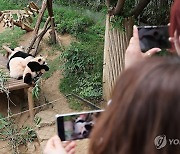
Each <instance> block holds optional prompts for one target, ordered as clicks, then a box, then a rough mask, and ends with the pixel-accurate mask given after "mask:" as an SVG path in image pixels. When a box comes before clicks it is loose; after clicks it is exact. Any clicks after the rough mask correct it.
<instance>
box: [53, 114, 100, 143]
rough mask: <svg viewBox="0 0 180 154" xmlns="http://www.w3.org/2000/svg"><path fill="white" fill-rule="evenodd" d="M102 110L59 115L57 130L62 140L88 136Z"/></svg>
mask: <svg viewBox="0 0 180 154" xmlns="http://www.w3.org/2000/svg"><path fill="white" fill-rule="evenodd" d="M101 112H102V110H96V111H90V112H81V113H74V114H65V115H57V116H56V118H57V130H58V135H59V137H60V138H61V140H62V141H70V140H78V139H84V138H88V137H89V135H90V133H91V130H92V129H93V127H94V125H95V122H96V120H97V118H98V117H99V115H100V113H101Z"/></svg>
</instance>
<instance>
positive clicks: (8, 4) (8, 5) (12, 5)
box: [0, 0, 21, 11]
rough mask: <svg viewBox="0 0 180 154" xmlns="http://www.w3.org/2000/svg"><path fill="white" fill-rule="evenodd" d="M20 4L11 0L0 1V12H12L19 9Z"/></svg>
mask: <svg viewBox="0 0 180 154" xmlns="http://www.w3.org/2000/svg"><path fill="white" fill-rule="evenodd" d="M20 8H21V6H20V3H16V2H15V1H12V0H0V11H3V10H14V9H20Z"/></svg>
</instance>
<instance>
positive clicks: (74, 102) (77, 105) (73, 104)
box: [68, 97, 83, 111]
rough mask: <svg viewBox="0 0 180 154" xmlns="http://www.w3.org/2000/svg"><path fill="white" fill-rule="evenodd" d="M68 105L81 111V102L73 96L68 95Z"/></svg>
mask: <svg viewBox="0 0 180 154" xmlns="http://www.w3.org/2000/svg"><path fill="white" fill-rule="evenodd" d="M68 103H69V107H70V108H71V109H73V110H77V111H82V109H83V103H82V102H81V101H79V100H77V99H75V98H71V97H69V99H68Z"/></svg>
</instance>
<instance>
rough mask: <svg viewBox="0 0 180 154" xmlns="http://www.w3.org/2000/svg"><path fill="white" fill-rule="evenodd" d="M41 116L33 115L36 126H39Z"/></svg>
mask: <svg viewBox="0 0 180 154" xmlns="http://www.w3.org/2000/svg"><path fill="white" fill-rule="evenodd" d="M41 120H42V119H41V118H40V117H38V116H35V118H34V123H35V124H36V126H37V127H40V122H41Z"/></svg>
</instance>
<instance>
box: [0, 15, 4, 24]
mask: <svg viewBox="0 0 180 154" xmlns="http://www.w3.org/2000/svg"><path fill="white" fill-rule="evenodd" d="M4 16H5V14H4V13H3V14H2V15H1V16H0V22H1V21H2V20H3V18H4Z"/></svg>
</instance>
